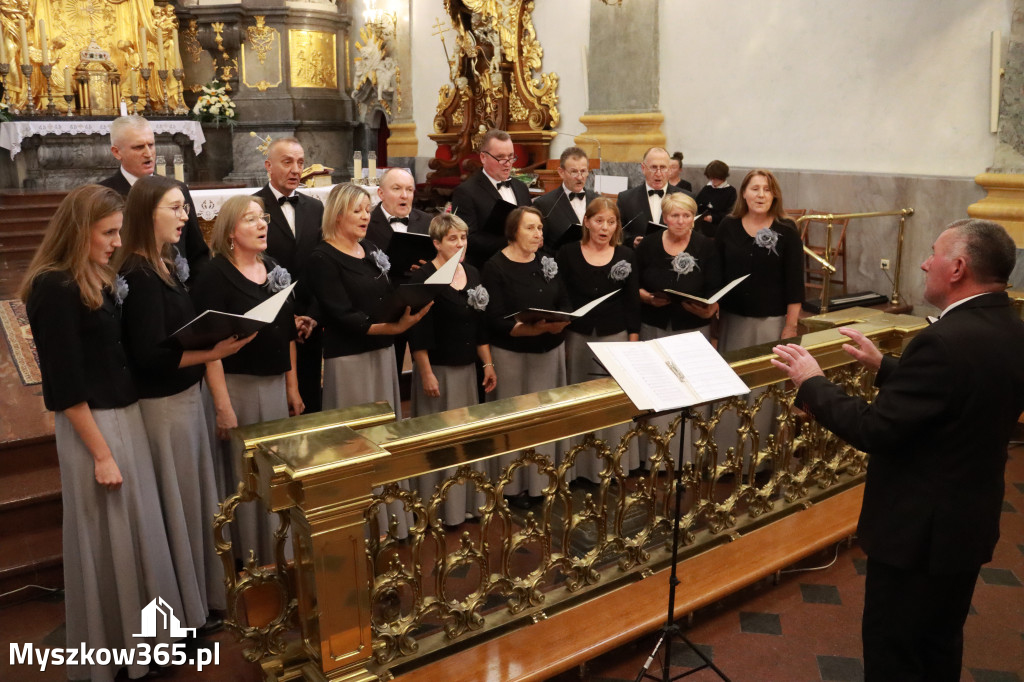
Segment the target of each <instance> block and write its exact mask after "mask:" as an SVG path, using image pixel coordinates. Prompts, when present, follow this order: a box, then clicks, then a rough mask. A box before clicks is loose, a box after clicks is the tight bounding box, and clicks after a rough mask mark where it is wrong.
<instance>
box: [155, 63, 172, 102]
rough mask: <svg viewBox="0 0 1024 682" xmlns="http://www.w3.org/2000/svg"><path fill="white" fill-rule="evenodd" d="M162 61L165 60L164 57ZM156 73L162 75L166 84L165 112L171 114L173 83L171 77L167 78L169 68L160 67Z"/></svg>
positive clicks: (161, 77)
mask: <svg viewBox="0 0 1024 682" xmlns="http://www.w3.org/2000/svg"><path fill="white" fill-rule="evenodd" d="M160 61H163V60H162V59H161V60H160ZM156 75H157V76H159V77H160V81H161V82H162V83H163V84H164V114H165V115H167V116H170V115H171V103H170V99H171V83H170V79H169V78H167V69H160V70H158V71H157V72H156Z"/></svg>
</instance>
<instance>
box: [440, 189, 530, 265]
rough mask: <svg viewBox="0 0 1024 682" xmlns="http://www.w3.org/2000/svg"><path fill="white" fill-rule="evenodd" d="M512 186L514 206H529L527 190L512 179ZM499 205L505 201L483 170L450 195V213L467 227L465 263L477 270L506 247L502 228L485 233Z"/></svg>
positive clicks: (506, 242) (506, 243) (506, 241)
mask: <svg viewBox="0 0 1024 682" xmlns="http://www.w3.org/2000/svg"><path fill="white" fill-rule="evenodd" d="M511 182H512V191H513V193H515V196H516V205H517V206H529V205H530V204H531V203H532V202H531V199H530V190H529V189H528V188H527V187H526V185H525V184H523V183H522V182H520V181H519V180H516V179H515V178H512V181H511ZM498 201H504V199H502V198H501V195H500V194H499V193H498V190H497V189H496V188H495V187H494V185H492V184H491V181H490V180H489V179H488V178H487V176H486V175H484V171H483V169H481V170H478V171H477V172H475V173H473V174H472V175H470V176H469V177H468V178H466V179H465V180H464V181H463V182H462V184H460V185H459V186H458V187H456V188H455V192H454V193H452V210H454V211H455V214H456V215H457V216H459V217H460V218H462V219H463V220H465V221H466V225H468V226H469V245H468V253H467V257H466V260H468V261H469V262H470V264H471V265H474V266H476V267H477V268H482V267H483V264H484V263H485V262H486V261H487V259H488V258H490V257H491V256H493V255H494V254H495V253H497V252H498V251H500V250H501V249H503V248H505V247H506V246H507V245H508V240H507V239H505V233H504V226H502V230H501V231H498V232H487V231H485V229H486V228H485V223H486V222H487V218H488V217H489V216H490V215H491V210H492V209H493V208H494V205H495V204H496V203H498Z"/></svg>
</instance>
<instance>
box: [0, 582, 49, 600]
mask: <svg viewBox="0 0 1024 682" xmlns="http://www.w3.org/2000/svg"><path fill="white" fill-rule="evenodd" d="M30 587H35V588H36V589H39V590H45V591H46V592H49V593H51V594H52V593H54V592H63V591H64V590H63V589H61V588H60V587H45V586H43V585H22V586H21V587H19V588H17V589H14V590H11V591H10V592H4V593H3V594H0V599H3V598H4V597H6V596H9V595H12V594H14V593H16V592H21V591H22V590H27V589H29V588H30Z"/></svg>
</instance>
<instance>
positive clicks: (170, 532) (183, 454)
mask: <svg viewBox="0 0 1024 682" xmlns="http://www.w3.org/2000/svg"><path fill="white" fill-rule="evenodd" d="M139 408H140V409H141V410H142V420H143V422H144V423H145V425H146V435H147V436H148V437H149V448H150V450H151V451H152V453H153V467H154V469H155V471H156V479H157V484H158V485H159V486H160V506H161V507H162V508H163V511H164V523H165V524H166V528H167V539H168V541H169V542H170V546H171V558H172V560H173V561H174V570H175V573H176V574H177V576H178V585H179V588H180V590H181V600H182V603H183V605H184V607H185V613H184V616H179V619H180V620H181V621H182V622H183V623H184V624H185V625H186V627H202V625H203V623H204V622H205V621H206V615H207V613H208V611H209V610H210V609H223V608H225V596H224V569H223V568H222V565H221V562H220V559H219V558H218V557H217V552H216V549H215V548H214V544H213V532H212V524H213V517H214V516H215V515H216V514H217V511H218V508H217V507H218V503H219V502H220V500H218V499H217V488H216V486H217V483H216V478H215V477H214V473H213V447H212V446H211V442H210V432H209V429H208V428H207V425H206V417H205V407H204V405H203V399H202V395H201V392H200V390H199V384H198V382H197V383H195V384H193V385H192V386H191V387H190V388H187V389H185V390H184V391H182V392H181V393H178V394H176V395H172V396H168V397H165V398H151V399H144V400H140V401H139Z"/></svg>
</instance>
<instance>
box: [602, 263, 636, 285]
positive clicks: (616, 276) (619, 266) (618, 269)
mask: <svg viewBox="0 0 1024 682" xmlns="http://www.w3.org/2000/svg"><path fill="white" fill-rule="evenodd" d="M631 272H633V266H632V265H630V264H629V261H628V260H626V259H625V258H623V259H622V260H620V261H619V262H618V263H616V264H615V265H613V266H612V269H611V270H609V271H608V277H609V278H610V279H613V280H615V281H616V282H621V281H622V280H624V279H626V278H627V277H629V273H631Z"/></svg>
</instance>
